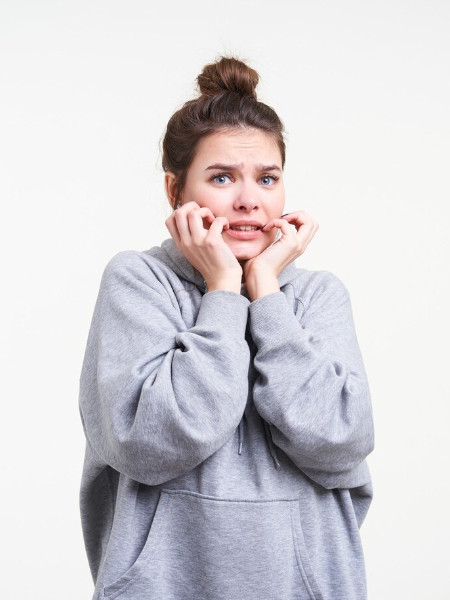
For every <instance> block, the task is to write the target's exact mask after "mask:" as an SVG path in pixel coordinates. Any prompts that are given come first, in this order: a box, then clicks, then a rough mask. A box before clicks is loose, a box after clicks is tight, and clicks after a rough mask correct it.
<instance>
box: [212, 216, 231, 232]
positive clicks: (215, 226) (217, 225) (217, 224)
mask: <svg viewBox="0 0 450 600" xmlns="http://www.w3.org/2000/svg"><path fill="white" fill-rule="evenodd" d="M229 228H230V223H229V221H228V219H227V218H226V217H216V218H215V219H214V222H213V223H212V225H211V227H210V228H209V233H210V235H212V236H221V235H222V232H223V231H224V230H225V229H229Z"/></svg>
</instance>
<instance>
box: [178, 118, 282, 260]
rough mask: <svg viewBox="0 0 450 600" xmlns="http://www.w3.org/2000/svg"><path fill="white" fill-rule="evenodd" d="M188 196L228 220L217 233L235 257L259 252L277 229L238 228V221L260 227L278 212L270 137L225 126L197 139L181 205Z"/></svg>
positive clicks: (275, 155) (278, 173)
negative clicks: (266, 230)
mask: <svg viewBox="0 0 450 600" xmlns="http://www.w3.org/2000/svg"><path fill="white" fill-rule="evenodd" d="M190 201H194V202H196V203H197V204H198V205H199V206H206V207H208V208H209V209H210V210H211V211H212V213H213V215H214V216H216V217H226V218H227V219H228V221H229V223H230V229H228V230H224V231H223V233H222V237H223V239H224V241H225V243H226V244H227V245H228V246H229V248H230V249H231V250H232V252H233V254H234V255H235V256H236V258H237V259H238V260H240V261H245V260H247V259H249V258H253V257H254V256H257V255H258V254H260V253H261V252H262V251H263V250H264V249H265V248H267V247H268V246H270V244H271V243H272V242H273V241H274V240H275V237H276V234H277V228H274V229H272V230H271V231H268V232H263V231H261V230H260V229H256V230H251V231H242V230H239V229H238V226H239V225H242V224H245V223H249V225H251V226H257V227H263V226H264V225H265V224H266V223H268V222H269V221H270V220H271V219H274V218H278V217H280V216H281V214H282V213H283V208H284V183H283V172H282V165H281V154H280V150H279V148H278V146H277V144H276V142H275V141H274V139H273V138H272V137H271V136H270V135H268V134H267V133H265V132H263V131H260V130H258V129H228V130H225V131H221V132H217V133H213V134H211V135H209V136H207V137H205V138H202V139H201V140H200V142H199V144H198V148H197V151H196V154H195V157H194V160H193V162H192V164H191V166H190V168H189V170H188V173H187V178H186V184H185V188H184V190H183V192H182V195H181V203H182V204H185V203H186V202H190ZM247 227H248V226H247Z"/></svg>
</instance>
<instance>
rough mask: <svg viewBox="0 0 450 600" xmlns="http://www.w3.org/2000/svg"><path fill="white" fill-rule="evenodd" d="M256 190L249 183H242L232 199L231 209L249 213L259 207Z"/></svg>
mask: <svg viewBox="0 0 450 600" xmlns="http://www.w3.org/2000/svg"><path fill="white" fill-rule="evenodd" d="M258 191H259V190H258V189H255V187H254V186H253V185H252V184H251V183H243V184H242V185H241V186H240V187H239V189H238V190H237V194H236V197H235V199H234V204H233V208H234V209H235V210H239V211H242V210H245V211H247V212H250V211H251V210H254V209H256V208H259V207H260V206H261V202H260V201H259V195H258Z"/></svg>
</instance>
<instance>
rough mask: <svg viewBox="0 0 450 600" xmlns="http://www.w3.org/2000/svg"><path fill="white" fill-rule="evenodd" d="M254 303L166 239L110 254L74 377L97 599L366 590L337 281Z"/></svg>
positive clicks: (359, 432) (345, 302) (345, 599)
mask: <svg viewBox="0 0 450 600" xmlns="http://www.w3.org/2000/svg"><path fill="white" fill-rule="evenodd" d="M279 283H280V288H281V291H280V292H278V293H273V294H269V295H267V296H264V297H263V298H259V299H258V300H255V301H254V302H250V300H249V298H248V294H247V290H246V286H245V284H243V285H242V288H241V294H237V293H234V292H228V291H222V290H216V291H212V292H207V290H206V288H205V283H204V281H203V279H202V277H201V275H200V274H199V273H198V272H197V271H195V269H193V267H192V266H191V265H190V264H189V262H188V261H187V260H186V259H185V258H184V256H183V255H182V254H181V253H180V252H179V251H178V249H177V247H176V245H175V243H174V242H173V240H172V239H167V240H165V241H164V242H163V243H162V244H161V246H156V247H154V248H151V249H149V250H146V251H143V252H139V251H123V252H119V253H118V254H116V255H115V256H113V257H112V259H111V260H110V261H109V262H108V264H107V265H106V267H105V270H104V273H103V276H102V279H101V283H100V290H99V294H98V298H97V302H96V305H95V309H94V314H93V317H92V322H91V326H90V330H89V335H88V339H87V346H86V352H85V357H84V361H83V366H82V370H81V376H80V412H81V417H82V422H83V427H84V431H85V434H86V440H87V443H86V454H85V463H84V469H83V477H82V483H81V491H80V507H81V517H82V526H83V533H84V539H85V544H86V551H87V555H88V559H89V564H90V567H91V572H92V576H93V579H94V582H95V592H94V596H93V598H94V599H95V600H100V599H103V600H105V599H108V600H113V599H120V600H150V599H152V600H153V599H160V600H183V599H195V600H201V599H204V600H294V599H297V600H306V599H308V600H364V599H365V598H366V584H365V569H364V559H363V553H362V548H361V542H360V535H359V527H360V526H361V524H362V522H363V520H364V517H365V515H366V513H367V510H368V508H369V505H370V502H371V498H372V486H371V480H370V474H369V470H368V467H367V463H366V460H365V458H366V456H367V455H368V454H369V453H370V452H371V450H372V448H373V424H372V411H371V400H370V392H369V386H368V382H367V377H366V373H365V369H364V365H363V361H362V358H361V353H360V350H359V346H358V342H357V338H356V335H355V329H354V324H353V317H352V309H351V304H350V299H349V295H348V292H347V290H346V288H345V286H344V284H343V283H342V282H341V281H340V280H339V279H338V278H337V277H336V276H335V275H333V274H332V273H330V272H328V271H309V270H306V269H301V268H298V267H296V266H295V265H294V264H291V265H289V266H288V267H287V268H286V269H284V271H283V272H282V273H281V274H280V276H279Z"/></svg>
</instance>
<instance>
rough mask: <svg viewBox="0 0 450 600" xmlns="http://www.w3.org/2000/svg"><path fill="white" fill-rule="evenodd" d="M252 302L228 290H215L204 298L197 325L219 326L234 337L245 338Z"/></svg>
mask: <svg viewBox="0 0 450 600" xmlns="http://www.w3.org/2000/svg"><path fill="white" fill-rule="evenodd" d="M249 304H250V300H248V298H246V297H245V296H242V295H240V294H237V293H235V292H230V291H228V290H213V291H212V292H207V293H206V294H204V295H203V297H202V303H201V305H200V310H199V312H198V315H197V322H196V324H197V325H211V323H214V324H217V325H219V326H221V327H224V328H225V329H226V330H228V331H230V332H231V333H232V334H233V335H241V336H242V337H245V328H246V326H247V320H248V307H249Z"/></svg>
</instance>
